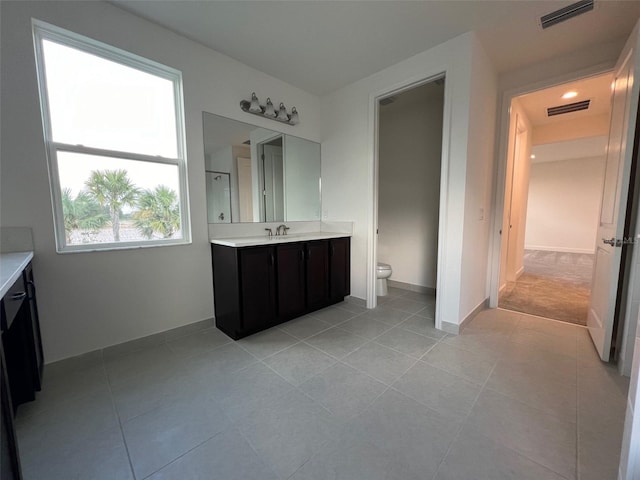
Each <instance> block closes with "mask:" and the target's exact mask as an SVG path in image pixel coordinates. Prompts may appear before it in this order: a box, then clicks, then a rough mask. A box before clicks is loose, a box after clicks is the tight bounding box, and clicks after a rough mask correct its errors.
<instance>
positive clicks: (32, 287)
mask: <svg viewBox="0 0 640 480" xmlns="http://www.w3.org/2000/svg"><path fill="white" fill-rule="evenodd" d="M23 275H24V283H25V289H26V292H27V299H28V302H29V318H30V326H31V331H30V334H31V337H32V339H31V342H32V345H33V351H32V352H31V361H32V364H33V366H34V369H33V380H34V384H35V387H36V390H38V391H40V390H41V388H42V370H43V368H44V355H43V353H42V338H41V336H40V319H39V317H38V304H37V302H36V284H35V281H34V279H33V268H32V266H31V264H29V265H27V268H25V269H24V272H23Z"/></svg>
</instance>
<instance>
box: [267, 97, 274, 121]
mask: <svg viewBox="0 0 640 480" xmlns="http://www.w3.org/2000/svg"><path fill="white" fill-rule="evenodd" d="M264 116H265V117H275V116H276V110H275V108H274V107H273V103H271V99H270V98H267V104H266V105H265V106H264Z"/></svg>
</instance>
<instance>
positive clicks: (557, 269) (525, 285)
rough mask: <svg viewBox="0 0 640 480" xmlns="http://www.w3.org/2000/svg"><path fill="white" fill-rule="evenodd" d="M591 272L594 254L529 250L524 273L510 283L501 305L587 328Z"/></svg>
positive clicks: (503, 294) (525, 257)
mask: <svg viewBox="0 0 640 480" xmlns="http://www.w3.org/2000/svg"><path fill="white" fill-rule="evenodd" d="M592 272H593V255H586V254H576V253H565V252H543V251H539V250H526V251H525V255H524V273H523V274H522V275H521V276H520V277H519V278H518V280H517V281H515V282H508V283H507V285H506V287H505V288H504V289H503V290H502V292H501V293H500V297H499V299H498V306H499V307H500V308H504V309H507V310H515V311H517V312H523V313H528V314H531V315H537V316H540V317H545V318H551V319H554V320H561V321H563V322H569V323H573V324H577V325H586V324H587V309H588V308H589V298H590V295H591V275H592Z"/></svg>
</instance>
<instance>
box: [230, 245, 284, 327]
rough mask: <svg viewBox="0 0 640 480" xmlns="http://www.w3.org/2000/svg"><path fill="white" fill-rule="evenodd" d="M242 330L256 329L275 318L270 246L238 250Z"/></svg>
mask: <svg viewBox="0 0 640 480" xmlns="http://www.w3.org/2000/svg"><path fill="white" fill-rule="evenodd" d="M239 253H240V258H239V260H240V261H239V267H240V297H239V298H240V301H241V303H240V311H241V312H242V323H241V330H242V331H251V332H253V331H257V330H262V329H263V328H266V327H267V326H269V325H270V324H272V323H273V321H274V319H275V317H276V301H275V292H276V273H275V252H274V249H273V248H271V247H262V248H260V247H259V248H246V249H242V250H240V252H239Z"/></svg>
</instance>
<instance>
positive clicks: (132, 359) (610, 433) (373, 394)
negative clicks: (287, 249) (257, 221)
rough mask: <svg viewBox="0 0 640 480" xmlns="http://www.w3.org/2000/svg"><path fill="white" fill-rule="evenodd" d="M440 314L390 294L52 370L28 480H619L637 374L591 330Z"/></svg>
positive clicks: (25, 441)
mask: <svg viewBox="0 0 640 480" xmlns="http://www.w3.org/2000/svg"><path fill="white" fill-rule="evenodd" d="M433 311H434V301H433V299H430V298H427V297H425V296H423V295H419V294H415V293H410V292H405V291H402V290H396V289H391V295H390V296H389V297H385V298H384V299H381V305H380V306H379V307H378V308H377V309H376V310H373V311H367V310H366V309H364V308H361V307H360V306H358V305H357V304H356V303H355V302H354V303H350V302H346V303H343V304H340V305H339V306H334V307H329V308H327V309H324V310H322V311H319V312H317V313H315V314H313V315H308V316H306V317H304V318H301V319H298V320H294V321H291V322H289V323H286V324H283V325H282V326H280V327H275V328H272V329H270V330H268V331H265V332H262V333H260V334H257V335H254V336H252V337H249V338H246V339H243V340H241V341H238V342H232V341H230V340H229V339H228V338H227V337H226V336H224V335H223V334H222V333H221V332H219V331H217V330H215V329H204V330H201V331H197V332H195V333H190V334H188V335H184V336H178V335H177V334H175V333H174V334H170V335H167V336H164V337H162V336H161V337H157V336H156V337H154V338H153V339H152V340H148V341H144V340H143V341H140V342H135V343H133V344H129V345H125V346H123V347H122V348H115V349H110V350H105V351H103V352H101V353H94V354H88V355H85V356H82V357H79V358H76V359H72V360H68V361H64V362H60V363H58V364H54V365H50V366H48V368H47V371H46V377H45V378H46V383H45V390H44V391H43V392H41V393H40V394H39V398H38V400H37V401H36V402H33V403H31V404H28V405H24V406H22V407H21V408H20V410H19V412H18V419H17V427H18V436H19V442H20V449H21V456H22V464H23V470H24V474H25V479H27V480H45V479H52V480H53V479H64V480H71V479H82V480H88V479H108V480H116V479H134V478H135V479H145V478H149V479H153V480H159V479H180V480H184V479H198V480H199V479H217V480H235V479H237V480H253V479H256V480H270V479H292V480H303V479H304V480H311V479H313V480H320V479H334V480H335V479H341V480H347V479H354V480H365V479H366V480H378V479H380V480H382V479H386V480H414V479H415V480H418V479H421V480H425V479H427V480H431V479H435V480H454V479H455V480H466V479H469V480H501V479H518V480H523V479H524V480H526V479H532V480H533V479H535V480H546V479H549V480H551V479H553V480H560V479H580V480H609V479H611V480H614V479H615V478H616V472H617V465H618V452H619V449H620V442H621V437H622V428H623V421H624V418H623V415H624V408H625V405H626V403H625V401H626V395H627V380H626V379H625V378H622V377H619V376H618V375H617V373H616V371H615V369H614V368H611V367H609V366H607V365H603V364H602V363H601V362H600V361H599V360H598V358H597V357H596V354H595V351H594V349H593V347H592V345H591V342H590V340H589V338H588V334H587V332H586V331H585V330H584V329H583V328H581V327H577V326H573V325H569V324H562V323H558V322H553V321H549V320H544V319H540V318H535V317H529V316H526V315H523V314H519V313H516V312H508V311H503V310H493V311H485V312H482V313H480V314H479V315H478V316H477V317H476V318H475V319H474V320H473V321H472V322H471V323H470V324H469V326H468V327H467V328H466V329H465V331H464V332H463V334H462V335H459V336H449V335H445V334H444V333H443V332H441V331H438V330H436V329H435V328H434V322H433V320H432V318H433ZM183 333H184V332H183Z"/></svg>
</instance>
